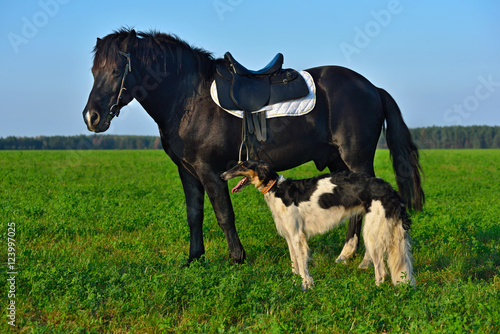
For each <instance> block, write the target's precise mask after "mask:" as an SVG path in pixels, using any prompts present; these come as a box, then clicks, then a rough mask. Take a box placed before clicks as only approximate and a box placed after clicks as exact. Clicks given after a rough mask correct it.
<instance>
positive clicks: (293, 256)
mask: <svg viewBox="0 0 500 334" xmlns="http://www.w3.org/2000/svg"><path fill="white" fill-rule="evenodd" d="M285 239H286V243H287V244H288V251H289V252H290V260H291V261H292V273H294V274H296V275H299V266H298V262H297V254H296V253H295V249H294V247H293V241H292V240H291V239H290V237H288V236H287V237H286V238H285Z"/></svg>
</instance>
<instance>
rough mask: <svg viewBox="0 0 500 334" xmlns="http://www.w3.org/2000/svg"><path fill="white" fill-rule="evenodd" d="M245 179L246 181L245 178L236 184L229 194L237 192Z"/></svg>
mask: <svg viewBox="0 0 500 334" xmlns="http://www.w3.org/2000/svg"><path fill="white" fill-rule="evenodd" d="M246 179H247V178H246V177H244V178H242V179H241V180H240V182H238V184H237V185H236V187H234V188H233V190H231V192H232V193H233V194H234V193H237V192H239V191H240V190H241V189H242V188H241V186H242V185H243V184H244V183H245V182H246Z"/></svg>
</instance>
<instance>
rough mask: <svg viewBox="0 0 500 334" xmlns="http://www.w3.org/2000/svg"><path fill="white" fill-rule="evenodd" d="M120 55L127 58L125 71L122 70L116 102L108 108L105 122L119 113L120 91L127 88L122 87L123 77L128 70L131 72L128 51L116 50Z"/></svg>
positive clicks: (123, 83)
mask: <svg viewBox="0 0 500 334" xmlns="http://www.w3.org/2000/svg"><path fill="white" fill-rule="evenodd" d="M118 52H119V53H120V54H121V55H122V56H124V57H125V58H127V61H128V62H127V64H126V65H125V71H124V72H123V77H122V83H121V86H120V91H119V92H118V97H117V98H116V103H115V104H113V105H112V106H111V108H109V114H108V117H107V122H111V120H112V119H113V118H114V117H118V116H119V115H120V106H119V104H120V100H121V99H122V93H123V91H124V90H127V88H125V87H124V85H125V78H126V77H127V74H128V73H129V72H132V62H131V61H130V53H125V52H123V51H118Z"/></svg>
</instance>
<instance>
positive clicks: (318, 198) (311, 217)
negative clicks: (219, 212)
mask: <svg viewBox="0 0 500 334" xmlns="http://www.w3.org/2000/svg"><path fill="white" fill-rule="evenodd" d="M238 176H244V178H243V179H242V180H241V181H240V182H239V183H238V185H237V186H236V187H235V188H234V189H233V192H239V191H240V190H241V189H243V188H244V187H245V186H247V185H249V184H253V185H255V187H257V188H258V189H259V190H260V191H261V192H262V193H263V194H264V198H265V199H266V202H267V204H268V206H269V208H270V209H271V212H272V215H273V218H274V220H275V223H276V229H277V230H278V233H279V234H280V235H281V236H283V237H284V238H285V239H286V241H287V243H288V248H289V250H290V258H291V260H292V266H293V272H294V273H295V274H299V275H300V276H301V277H302V288H303V289H308V288H310V287H312V286H313V285H314V281H313V278H312V277H311V275H310V274H309V271H308V269H307V261H308V258H309V246H308V245H307V239H308V238H310V237H311V236H313V235H316V234H320V233H325V232H327V231H329V230H331V229H333V228H334V227H337V226H338V225H340V224H341V223H342V222H344V221H345V220H346V219H348V218H350V217H352V216H355V215H358V214H365V223H364V228H363V239H364V242H365V247H366V252H367V255H366V256H365V258H366V257H367V256H368V257H370V258H371V259H372V261H373V265H374V267H375V283H376V284H377V285H379V284H380V283H383V282H384V279H385V275H386V270H385V263H384V257H385V256H387V263H388V266H389V269H390V273H391V276H392V282H393V284H394V285H396V284H397V283H398V282H409V283H411V284H415V279H414V278H413V265H412V260H411V254H410V238H409V235H408V230H409V229H410V224H411V220H410V219H409V217H408V214H407V213H406V206H405V204H404V202H403V200H402V199H401V197H400V196H399V195H398V193H397V192H396V191H395V190H394V189H393V188H392V186H391V185H390V184H389V183H387V182H385V181H383V180H382V179H380V178H375V177H370V176H367V175H364V174H357V173H349V172H341V173H338V174H325V175H321V176H318V177H315V178H311V179H305V180H287V179H285V178H284V177H283V176H280V175H278V174H277V173H276V172H275V171H274V170H272V169H271V167H270V166H269V165H268V164H267V163H265V162H263V161H259V162H257V161H244V162H241V163H239V164H238V165H236V166H235V167H234V168H232V169H230V170H228V171H227V172H225V173H223V174H222V175H221V178H222V179H223V180H226V181H227V180H229V179H232V178H235V177H238Z"/></svg>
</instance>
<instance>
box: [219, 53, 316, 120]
mask: <svg viewBox="0 0 500 334" xmlns="http://www.w3.org/2000/svg"><path fill="white" fill-rule="evenodd" d="M224 60H225V62H221V63H218V64H217V66H216V75H215V83H216V85H217V96H218V98H219V102H220V105H221V106H222V107H223V108H224V109H229V110H243V111H246V112H252V111H257V110H259V109H261V108H263V107H265V106H267V105H270V104H274V103H278V102H283V101H288V100H294V99H298V98H301V97H304V96H306V95H307V94H308V93H309V88H308V87H307V84H306V82H305V80H304V78H303V77H302V76H301V75H300V74H299V73H298V72H297V71H295V70H293V69H283V68H282V66H283V55H282V54H281V53H278V54H277V55H276V56H275V57H274V58H273V60H271V62H270V63H269V64H267V65H266V66H265V67H264V68H262V69H260V70H258V71H252V70H249V69H247V68H246V67H245V66H243V65H241V64H240V63H239V62H238V61H236V59H234V57H233V56H232V55H231V53H229V52H226V54H225V55H224Z"/></svg>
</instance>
